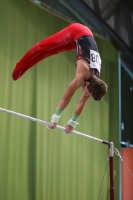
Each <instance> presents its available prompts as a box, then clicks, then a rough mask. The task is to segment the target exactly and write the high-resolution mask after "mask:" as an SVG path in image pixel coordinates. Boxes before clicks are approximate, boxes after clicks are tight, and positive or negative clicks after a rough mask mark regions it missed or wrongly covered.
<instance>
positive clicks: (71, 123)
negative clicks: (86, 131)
mask: <svg viewBox="0 0 133 200" xmlns="http://www.w3.org/2000/svg"><path fill="white" fill-rule="evenodd" d="M67 124H68V125H70V126H71V127H73V128H75V126H76V125H77V124H79V123H78V122H77V121H74V120H72V119H70V120H69V121H68V122H67Z"/></svg>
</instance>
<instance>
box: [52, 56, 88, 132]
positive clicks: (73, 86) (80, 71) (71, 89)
mask: <svg viewBox="0 0 133 200" xmlns="http://www.w3.org/2000/svg"><path fill="white" fill-rule="evenodd" d="M89 76H90V68H89V66H88V64H87V63H86V62H85V61H84V60H78V61H77V68H76V76H75V78H74V80H73V81H72V82H71V83H70V84H69V86H68V88H67V90H66V92H65V94H64V96H63V97H62V98H61V100H60V101H59V103H58V108H59V109H60V110H64V109H65V108H66V107H67V105H68V104H69V102H70V100H71V98H72V96H73V95H74V93H75V92H76V90H77V89H78V88H80V87H81V86H82V85H83V83H84V81H85V80H87V79H88V78H89ZM84 96H85V95H83V96H82V98H81V99H82V100H81V101H82V102H83V99H84V100H85V103H86V99H87V97H86V98H85V97H84ZM83 97H84V98H83ZM79 105H81V104H79ZM77 110H78V109H77ZM75 111H76V110H75ZM77 112H80V111H77ZM75 114H76V113H75ZM56 125H57V123H56V122H52V123H51V125H50V126H49V128H51V129H53V128H55V127H56Z"/></svg>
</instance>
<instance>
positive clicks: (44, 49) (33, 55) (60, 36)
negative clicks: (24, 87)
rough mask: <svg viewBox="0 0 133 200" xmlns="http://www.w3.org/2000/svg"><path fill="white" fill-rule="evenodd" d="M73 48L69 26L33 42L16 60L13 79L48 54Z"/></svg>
mask: <svg viewBox="0 0 133 200" xmlns="http://www.w3.org/2000/svg"><path fill="white" fill-rule="evenodd" d="M72 49H75V45H74V43H72V38H71V34H70V32H69V26H68V27H66V28H65V29H63V30H61V31H59V32H57V33H55V34H54V35H52V36H50V37H48V38H46V39H44V40H42V41H40V42H38V43H37V44H35V45H34V46H33V47H32V48H31V49H30V50H29V51H28V52H27V53H26V54H25V55H24V56H23V58H22V59H21V60H20V61H18V62H17V64H16V67H15V68H14V70H13V73H12V77H13V79H14V80H17V79H18V78H20V77H21V76H22V75H23V74H24V73H25V72H26V71H27V70H28V69H30V68H31V67H32V66H34V65H35V64H36V63H38V62H39V61H41V60H43V59H45V58H46V57H48V56H51V55H54V54H57V53H60V52H63V51H69V50H72Z"/></svg>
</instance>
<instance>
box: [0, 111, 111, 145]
mask: <svg viewBox="0 0 133 200" xmlns="http://www.w3.org/2000/svg"><path fill="white" fill-rule="evenodd" d="M0 111H2V112H6V113H9V114H12V115H16V116H19V117H22V118H25V119H29V120H31V121H34V122H38V123H40V124H45V125H48V124H50V122H46V121H43V120H40V119H37V118H33V117H29V116H27V115H23V114H20V113H17V112H14V111H11V110H7V109H4V108H0ZM56 128H58V129H60V130H63V131H65V128H64V127H62V126H59V125H57V126H56ZM72 133H74V134H77V135H80V136H83V137H86V138H89V139H92V140H96V141H98V142H101V143H103V144H106V145H110V142H108V141H105V140H101V139H99V138H96V137H93V136H90V135H86V134H84V133H81V132H78V131H75V130H74V131H73V132H72Z"/></svg>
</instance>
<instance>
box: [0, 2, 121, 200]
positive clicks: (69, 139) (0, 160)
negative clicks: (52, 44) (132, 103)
mask: <svg viewBox="0 0 133 200" xmlns="http://www.w3.org/2000/svg"><path fill="white" fill-rule="evenodd" d="M67 25H68V23H67V22H65V21H63V20H61V19H59V18H57V17H55V16H54V15H52V14H50V13H48V12H46V11H44V10H42V9H40V8H38V7H36V6H35V5H33V4H31V3H29V2H27V1H17V0H10V1H0V107H2V108H6V109H9V110H13V111H16V112H19V113H23V114H25V115H28V116H32V117H35V118H39V119H42V120H45V121H50V119H51V116H52V114H53V113H54V112H55V109H56V107H57V104H58V101H59V100H60V98H61V97H62V96H63V94H64V92H65V90H66V88H67V86H68V84H69V83H70V81H71V80H72V79H73V78H74V76H75V51H71V52H63V53H60V54H58V55H55V56H52V57H49V58H47V59H45V60H43V61H41V62H40V63H38V64H37V65H36V66H35V67H33V68H32V69H30V70H29V71H27V73H26V74H24V76H22V77H21V78H20V79H19V80H18V81H17V82H14V81H13V80H12V77H11V74H12V71H13V68H14V67H15V64H16V62H17V61H18V60H19V59H21V57H22V56H23V55H24V54H25V52H26V51H28V50H29V49H30V48H31V47H32V46H33V45H34V44H35V43H37V42H38V41H40V40H42V39H44V38H45V37H48V36H49V35H52V34H53V33H55V32H57V31H59V30H60V29H62V28H64V27H66V26H67ZM95 39H96V42H97V45H98V48H99V52H100V55H101V58H102V71H101V78H102V79H103V80H104V81H106V82H107V84H108V94H107V95H106V97H105V98H104V99H103V100H102V101H100V102H95V101H94V100H93V99H90V100H89V102H88V104H87V106H86V108H85V110H84V112H83V113H82V116H81V117H80V118H79V123H80V125H79V126H77V127H76V130H77V131H79V132H82V133H85V134H89V135H92V136H94V137H98V138H101V139H104V140H109V141H112V142H114V144H115V147H117V148H118V149H119V115H118V114H119V106H118V52H117V50H116V49H115V48H114V47H113V46H112V45H111V44H110V43H109V42H108V41H106V40H103V39H100V38H97V37H95ZM81 93H82V91H81V89H79V90H78V91H77V92H76V93H75V95H74V97H73V98H72V100H71V103H70V104H69V106H68V107H67V108H66V109H65V110H64V112H63V113H62V117H61V119H60V121H59V125H61V126H64V125H65V124H66V123H67V121H68V120H69V119H70V118H71V116H72V114H73V111H74V109H75V106H76V104H77V102H78V100H79V98H80V95H81ZM107 154H108V147H107V146H106V145H102V144H101V143H98V142H96V141H93V140H89V139H86V138H84V137H80V136H77V135H74V134H69V135H66V134H64V133H63V132H62V131H61V130H58V129H56V130H49V129H47V128H46V127H45V126H44V125H42V124H37V123H35V122H32V121H29V120H26V119H23V118H19V117H16V116H13V115H9V114H6V113H2V112H1V113H0V200H88V199H91V200H97V198H98V193H99V190H100V186H101V182H102V178H103V173H104V170H105V166H106V162H107ZM114 181H115V198H116V199H119V159H118V157H115V160H114ZM99 199H102V200H107V199H109V167H108V169H107V172H106V174H105V178H104V182H103V186H102V190H101V194H100V198H99Z"/></svg>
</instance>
